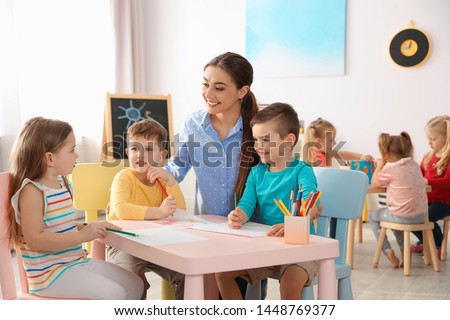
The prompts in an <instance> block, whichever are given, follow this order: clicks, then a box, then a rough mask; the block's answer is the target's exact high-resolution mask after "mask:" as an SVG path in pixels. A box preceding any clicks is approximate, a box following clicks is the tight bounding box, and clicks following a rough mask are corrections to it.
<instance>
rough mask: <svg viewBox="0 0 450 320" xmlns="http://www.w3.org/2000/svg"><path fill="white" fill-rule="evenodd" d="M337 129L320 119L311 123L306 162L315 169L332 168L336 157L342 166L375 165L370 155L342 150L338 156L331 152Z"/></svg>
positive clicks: (306, 139)
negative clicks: (353, 162) (350, 163)
mask: <svg viewBox="0 0 450 320" xmlns="http://www.w3.org/2000/svg"><path fill="white" fill-rule="evenodd" d="M335 139H336V127H335V126H334V125H333V124H332V123H331V122H329V121H327V120H324V119H322V118H318V119H317V120H314V121H313V122H311V124H310V125H309V126H308V128H306V132H305V144H304V146H305V149H304V150H303V154H304V157H303V158H304V161H305V162H307V163H309V164H310V165H311V166H313V167H331V166H332V158H333V157H335V158H336V160H337V161H338V163H339V164H340V165H341V166H344V165H346V161H350V160H365V161H368V162H370V163H373V161H374V158H373V157H372V156H371V155H369V154H366V155H364V154H361V153H356V152H351V151H345V150H340V151H338V152H337V153H336V155H333V154H331V153H330V152H331V151H332V149H333V148H334V146H335V145H336V140H335Z"/></svg>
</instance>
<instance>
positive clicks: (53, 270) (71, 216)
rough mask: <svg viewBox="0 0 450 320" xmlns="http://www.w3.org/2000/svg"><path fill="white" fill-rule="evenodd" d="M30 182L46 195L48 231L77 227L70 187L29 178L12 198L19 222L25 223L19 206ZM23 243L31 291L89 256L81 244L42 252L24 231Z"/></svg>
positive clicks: (40, 288) (25, 265)
mask: <svg viewBox="0 0 450 320" xmlns="http://www.w3.org/2000/svg"><path fill="white" fill-rule="evenodd" d="M61 182H62V180H61ZM28 183H32V184H34V185H35V186H36V187H37V188H39V189H40V190H41V191H42V193H43V195H44V219H43V225H44V232H56V233H64V232H74V231H76V230H77V227H76V225H75V210H74V208H73V205H72V196H71V193H70V192H69V190H68V189H67V188H66V187H62V188H61V189H51V188H48V187H46V186H44V185H42V184H40V183H37V182H34V181H31V180H29V179H25V180H24V181H23V183H22V186H21V188H20V189H19V191H17V193H16V194H15V195H14V196H13V198H12V199H11V201H12V205H13V207H14V210H15V214H16V221H17V223H18V224H19V225H20V223H21V222H20V221H21V219H20V211H19V210H18V201H19V195H20V192H21V191H22V189H23V188H24V187H25V186H26V185H27V184H28ZM61 185H64V183H61ZM19 245H20V251H21V253H22V258H23V264H24V267H25V271H26V274H27V278H28V289H29V291H30V292H39V291H41V290H44V289H46V288H48V287H49V286H50V285H51V284H52V283H53V282H54V281H55V280H56V279H58V277H59V276H60V275H62V274H63V273H64V271H66V270H67V269H69V268H71V267H73V266H76V265H79V264H84V263H86V262H87V261H88V260H89V259H88V258H87V256H86V251H85V250H84V249H83V247H82V246H81V244H80V245H78V246H75V247H72V248H66V249H64V250H61V251H55V252H41V251H35V250H31V249H30V248H29V246H28V244H27V243H26V242H25V240H24V238H23V235H21V237H20V239H19Z"/></svg>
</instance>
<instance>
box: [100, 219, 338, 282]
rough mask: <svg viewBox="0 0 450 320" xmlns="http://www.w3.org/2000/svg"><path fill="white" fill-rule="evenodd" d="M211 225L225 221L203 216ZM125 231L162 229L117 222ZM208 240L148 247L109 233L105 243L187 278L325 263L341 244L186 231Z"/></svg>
mask: <svg viewBox="0 0 450 320" xmlns="http://www.w3.org/2000/svg"><path fill="white" fill-rule="evenodd" d="M201 217H202V218H203V219H206V220H208V221H210V222H225V221H226V218H225V217H221V216H217V215H202V216H201ZM113 223H114V224H116V225H119V226H121V227H122V228H123V230H124V231H126V230H127V229H129V230H135V229H140V228H158V226H156V225H155V224H153V223H151V222H149V221H130V220H117V221H114V222H113ZM181 231H183V232H187V233H190V234H193V235H197V236H201V237H204V238H207V239H208V241H197V242H188V243H176V244H163V245H158V246H146V245H144V244H141V243H138V242H136V241H133V240H131V239H128V238H125V237H121V236H120V235H118V234H115V233H112V232H108V235H107V237H106V238H105V239H103V240H100V241H101V242H104V243H107V244H109V245H111V246H113V247H116V248H117V249H120V250H124V251H126V252H128V253H129V254H132V255H134V256H137V257H139V258H141V259H145V260H147V261H151V262H153V263H156V264H159V265H163V266H164V267H166V268H169V269H172V270H175V271H178V272H181V273H184V274H186V275H200V274H208V273H215V272H222V271H231V270H240V269H250V268H256V267H263V266H271V265H281V264H287V263H295V262H301V261H311V260H322V259H329V258H332V257H337V256H338V255H339V242H338V241H337V240H334V239H329V238H324V237H319V236H313V235H312V236H311V237H310V243H309V244H308V245H291V244H285V243H284V238H283V237H266V236H263V237H254V238H250V237H243V236H235V235H229V234H221V233H215V232H207V231H200V230H194V229H183V230H181Z"/></svg>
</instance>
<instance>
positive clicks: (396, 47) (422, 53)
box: [389, 21, 430, 68]
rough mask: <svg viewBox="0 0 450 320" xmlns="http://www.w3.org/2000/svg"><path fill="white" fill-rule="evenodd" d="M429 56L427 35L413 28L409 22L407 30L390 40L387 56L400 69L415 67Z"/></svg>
mask: <svg viewBox="0 0 450 320" xmlns="http://www.w3.org/2000/svg"><path fill="white" fill-rule="evenodd" d="M429 54H430V40H429V39H428V37H427V35H426V34H425V33H424V32H422V31H420V30H418V29H416V28H414V23H413V22H412V21H411V22H410V23H409V26H408V28H407V29H404V30H402V31H400V32H399V33H397V34H396V35H395V36H394V37H393V38H392V40H391V44H390V46H389V55H390V56H391V58H392V60H393V61H394V62H395V63H396V64H398V65H399V66H401V67H405V68H409V67H417V66H418V65H420V64H421V63H423V62H424V61H425V60H426V59H427V58H428V56H429Z"/></svg>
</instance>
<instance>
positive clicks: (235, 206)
mask: <svg viewBox="0 0 450 320" xmlns="http://www.w3.org/2000/svg"><path fill="white" fill-rule="evenodd" d="M234 208H235V209H236V208H237V193H236V192H235V193H234Z"/></svg>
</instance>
